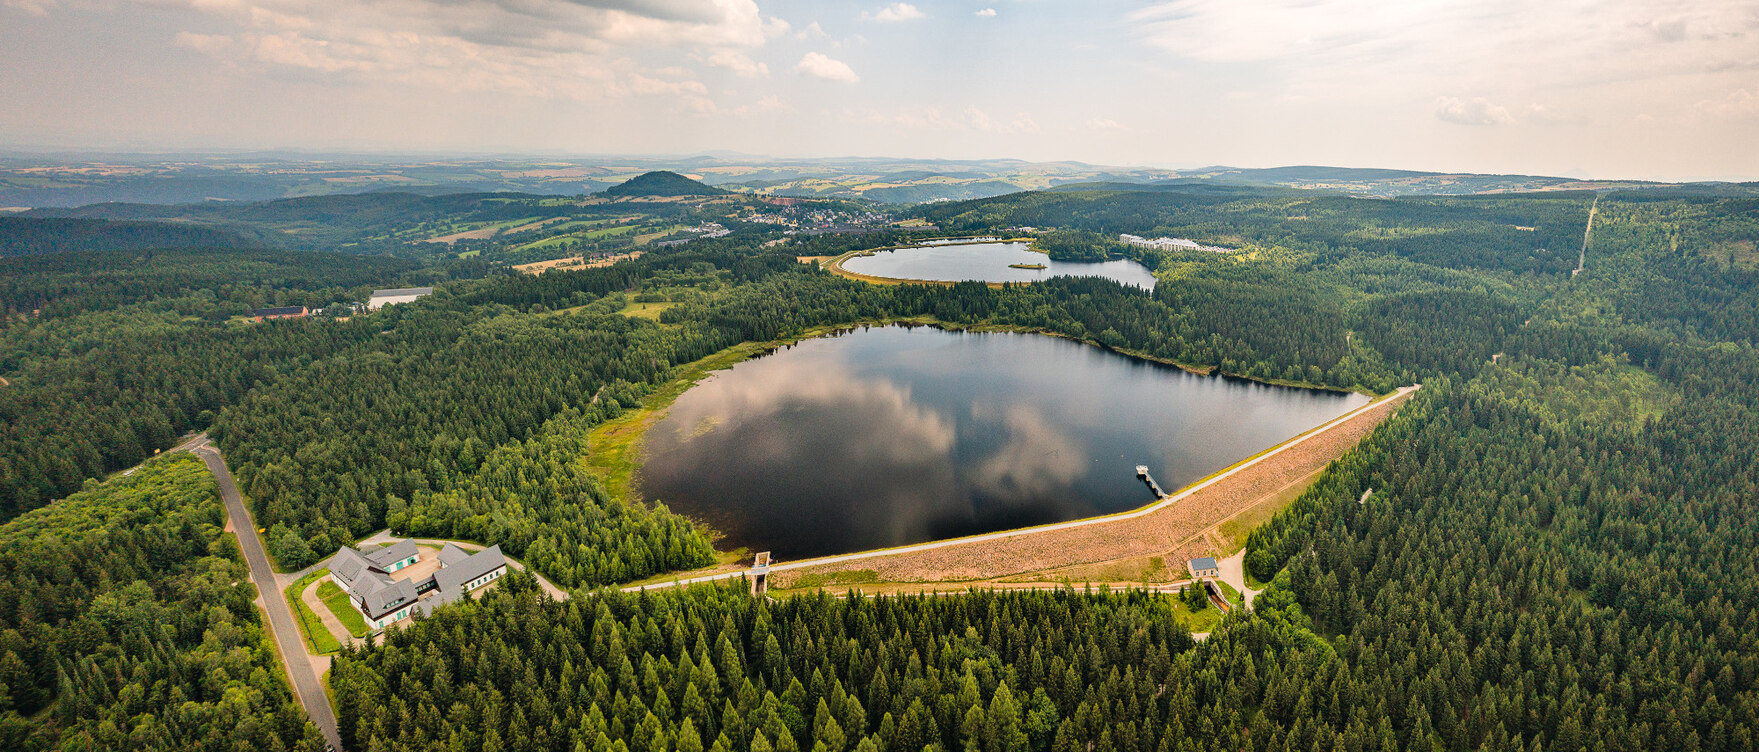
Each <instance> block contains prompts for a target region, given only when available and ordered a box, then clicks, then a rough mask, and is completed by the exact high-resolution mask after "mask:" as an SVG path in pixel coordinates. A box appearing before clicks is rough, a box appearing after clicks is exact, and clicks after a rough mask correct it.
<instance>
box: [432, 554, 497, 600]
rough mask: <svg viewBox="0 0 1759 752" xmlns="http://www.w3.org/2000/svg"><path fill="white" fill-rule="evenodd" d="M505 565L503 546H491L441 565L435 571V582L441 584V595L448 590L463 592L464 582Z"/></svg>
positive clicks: (445, 593) (444, 594)
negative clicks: (454, 562) (457, 560)
mask: <svg viewBox="0 0 1759 752" xmlns="http://www.w3.org/2000/svg"><path fill="white" fill-rule="evenodd" d="M461 550H462V549H461ZM504 566H507V557H506V556H505V555H503V554H502V553H501V547H500V546H499V545H494V546H489V547H488V548H485V549H483V550H481V551H478V552H476V553H474V554H471V555H470V556H468V557H465V558H464V559H462V560H460V561H459V562H458V563H456V564H448V565H446V566H444V567H441V568H440V571H438V572H435V573H434V583H435V584H437V585H439V586H440V595H441V597H444V596H446V595H447V594H448V591H459V592H462V591H463V585H464V583H466V582H470V581H471V580H474V579H476V578H478V577H481V576H483V575H485V574H488V573H490V572H493V571H495V570H497V569H500V568H501V567H504Z"/></svg>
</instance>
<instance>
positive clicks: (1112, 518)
mask: <svg viewBox="0 0 1759 752" xmlns="http://www.w3.org/2000/svg"><path fill="white" fill-rule="evenodd" d="M1421 388H1423V385H1422V384H1413V385H1411V386H1407V387H1401V388H1400V389H1399V390H1398V391H1396V392H1394V393H1392V394H1389V395H1387V396H1386V397H1385V398H1383V399H1378V400H1374V401H1372V402H1369V403H1368V404H1366V405H1363V406H1361V407H1358V408H1356V409H1354V410H1351V411H1350V412H1347V413H1344V414H1343V415H1340V416H1338V417H1336V418H1334V419H1332V420H1331V421H1330V422H1328V423H1326V424H1324V425H1322V426H1320V427H1318V428H1315V429H1313V430H1311V431H1308V432H1307V433H1304V434H1301V435H1300V436H1297V437H1295V438H1294V439H1291V440H1290V441H1287V442H1285V443H1283V444H1280V445H1278V446H1277V447H1276V448H1275V449H1272V450H1270V451H1268V452H1265V453H1264V454H1261V455H1258V456H1257V457H1254V458H1252V459H1251V460H1248V461H1246V462H1242V463H1240V464H1238V465H1235V466H1233V467H1231V468H1229V469H1228V470H1226V471H1225V472H1221V473H1217V474H1215V475H1212V476H1210V477H1209V479H1208V480H1205V481H1203V482H1201V483H1197V484H1195V485H1191V486H1187V487H1186V488H1185V490H1183V491H1180V492H1178V493H1176V494H1173V495H1172V496H1168V497H1165V498H1163V499H1161V500H1160V501H1157V502H1155V503H1153V504H1150V505H1148V506H1145V507H1142V508H1141V509H1137V510H1135V511H1133V512H1124V513H1122V514H1113V515H1107V516H1105V517H1089V518H1087V519H1084V520H1073V521H1070V522H1059V523H1056V524H1053V525H1040V526H1038V527H1029V528H1025V529H1022V530H1005V531H1002V532H999V533H987V534H984V535H973V536H968V537H965V538H952V539H949V540H943V541H934V542H932V543H918V544H916V545H913V546H899V547H897V548H882V549H879V550H876V551H863V552H861V553H854V554H843V555H840V556H826V557H822V558H818V559H801V560H800V561H791V562H788V563H786V564H771V565H770V570H769V571H770V572H772V573H774V572H781V571H785V570H789V569H803V568H806V567H819V566H824V565H826V564H842V563H844V562H850V561H860V560H862V559H873V558H878V557H881V556H892V555H894V554H906V553H914V552H917V551H927V550H930V549H935V548H945V547H947V546H963V545H965V544H967V543H977V542H980V541H989V540H998V539H1001V538H1011V537H1013V536H1016V535H1033V534H1037V533H1044V532H1049V531H1051V530H1062V529H1065V528H1072V527H1082V526H1085V525H1099V524H1104V523H1108V522H1116V521H1118V520H1129V519H1135V518H1137V517H1142V516H1144V515H1149V514H1154V513H1155V512H1158V511H1160V510H1161V509H1162V508H1164V507H1166V506H1168V505H1171V504H1173V503H1175V502H1178V501H1180V500H1182V499H1185V498H1187V497H1189V496H1191V495H1192V494H1195V493H1197V492H1198V491H1202V490H1203V489H1205V488H1208V487H1210V486H1212V485H1215V484H1217V483H1220V482H1222V481H1223V480H1226V479H1227V478H1229V477H1232V476H1233V475H1234V474H1235V473H1238V472H1241V471H1243V470H1245V469H1246V468H1249V467H1252V466H1253V465H1256V464H1258V463H1260V462H1263V461H1265V460H1268V459H1270V458H1272V457H1275V456H1277V455H1279V454H1282V453H1283V452H1285V451H1288V450H1289V449H1291V448H1294V447H1296V446H1300V445H1301V444H1303V443H1305V442H1306V441H1307V440H1308V439H1311V438H1313V437H1315V436H1318V435H1320V434H1323V433H1325V432H1326V431H1329V430H1331V429H1333V428H1336V427H1338V426H1340V425H1343V424H1345V423H1348V422H1350V421H1351V420H1354V419H1355V418H1356V417H1357V416H1359V415H1361V414H1363V413H1365V412H1368V411H1369V410H1373V409H1375V408H1377V407H1380V406H1381V405H1383V404H1385V403H1386V402H1387V400H1390V399H1395V398H1397V397H1400V396H1403V395H1406V394H1409V393H1411V392H1415V391H1417V390H1418V389H1421ZM746 572H747V570H745V569H736V570H733V571H730V572H718V573H715V574H708V575H702V576H700V577H691V578H689V579H683V580H673V581H671V582H661V583H653V584H648V585H631V586H629V587H626V588H623V590H624V592H635V591H638V590H644V589H649V588H652V589H659V588H665V587H673V586H676V585H694V584H696V583H699V582H712V581H715V580H725V579H731V578H734V577H744V576H745V575H746Z"/></svg>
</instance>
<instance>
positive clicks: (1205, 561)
mask: <svg viewBox="0 0 1759 752" xmlns="http://www.w3.org/2000/svg"><path fill="white" fill-rule="evenodd" d="M1191 568H1192V569H1195V570H1198V571H1202V570H1205V569H1217V568H1218V567H1217V566H1216V563H1215V557H1212V556H1205V557H1203V558H1201V559H1192V560H1191Z"/></svg>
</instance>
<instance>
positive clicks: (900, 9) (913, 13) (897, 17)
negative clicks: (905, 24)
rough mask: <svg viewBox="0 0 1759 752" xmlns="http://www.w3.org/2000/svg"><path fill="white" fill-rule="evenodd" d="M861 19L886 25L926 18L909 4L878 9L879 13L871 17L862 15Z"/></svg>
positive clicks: (896, 4)
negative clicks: (883, 22) (886, 23)
mask: <svg viewBox="0 0 1759 752" xmlns="http://www.w3.org/2000/svg"><path fill="white" fill-rule="evenodd" d="M861 17H862V18H863V19H866V20H873V21H885V22H888V23H891V22H897V21H914V20H916V19H919V18H927V16H925V15H923V13H922V11H920V10H917V8H916V6H914V5H911V4H909V3H892V4H891V5H888V6H886V7H884V8H881V9H879V12H877V13H874V14H873V15H868V14H866V13H862V14H861Z"/></svg>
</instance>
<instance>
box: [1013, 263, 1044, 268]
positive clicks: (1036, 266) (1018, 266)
mask: <svg viewBox="0 0 1759 752" xmlns="http://www.w3.org/2000/svg"><path fill="white" fill-rule="evenodd" d="M1008 268H1009V269H1044V268H1046V267H1045V265H1044V264H1009V265H1008Z"/></svg>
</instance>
